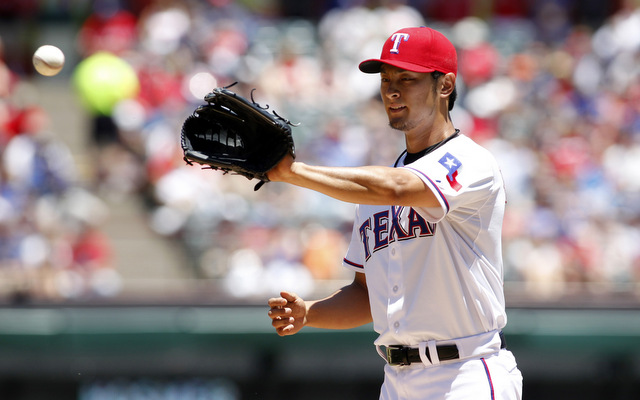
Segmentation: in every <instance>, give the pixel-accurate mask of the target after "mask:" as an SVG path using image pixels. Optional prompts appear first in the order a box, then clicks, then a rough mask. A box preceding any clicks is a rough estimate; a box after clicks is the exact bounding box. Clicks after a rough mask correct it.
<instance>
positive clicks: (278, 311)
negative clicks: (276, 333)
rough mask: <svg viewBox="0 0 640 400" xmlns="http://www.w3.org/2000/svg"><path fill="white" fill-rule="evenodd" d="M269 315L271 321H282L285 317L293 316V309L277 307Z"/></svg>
mask: <svg viewBox="0 0 640 400" xmlns="http://www.w3.org/2000/svg"><path fill="white" fill-rule="evenodd" d="M267 314H268V315H269V318H271V319H282V318H283V317H286V316H289V315H291V309H290V308H288V307H275V308H272V309H270V310H269V312H268V313H267Z"/></svg>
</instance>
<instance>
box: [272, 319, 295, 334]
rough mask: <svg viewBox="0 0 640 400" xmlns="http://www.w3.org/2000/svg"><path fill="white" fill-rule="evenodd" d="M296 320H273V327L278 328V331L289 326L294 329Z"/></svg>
mask: <svg viewBox="0 0 640 400" xmlns="http://www.w3.org/2000/svg"><path fill="white" fill-rule="evenodd" d="M293 322H294V319H293V318H292V317H289V318H283V317H280V318H274V319H272V320H271V325H272V326H273V327H274V328H276V330H277V331H280V330H283V329H285V328H287V327H288V326H291V327H293Z"/></svg>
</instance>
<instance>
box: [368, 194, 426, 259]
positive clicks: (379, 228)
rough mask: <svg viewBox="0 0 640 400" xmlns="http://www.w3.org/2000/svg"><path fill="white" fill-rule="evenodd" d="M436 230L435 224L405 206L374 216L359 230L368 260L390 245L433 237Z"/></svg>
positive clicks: (394, 207)
mask: <svg viewBox="0 0 640 400" xmlns="http://www.w3.org/2000/svg"><path fill="white" fill-rule="evenodd" d="M435 230H436V225H435V224H431V223H429V222H427V221H426V220H425V219H424V218H422V217H421V216H420V214H418V213H417V212H416V210H414V209H413V208H411V207H403V206H392V207H391V208H389V209H388V210H384V211H380V212H378V213H376V214H373V215H372V216H371V217H369V219H367V220H366V221H364V223H363V224H362V225H360V228H359V231H360V239H361V240H362V245H363V246H364V255H365V259H366V260H368V259H369V258H370V257H371V255H372V254H373V253H375V252H376V251H378V250H382V249H384V248H386V247H387V246H389V243H393V242H395V241H396V240H398V241H401V240H410V239H415V238H418V237H426V236H433V234H434V233H435Z"/></svg>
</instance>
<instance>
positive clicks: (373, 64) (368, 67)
mask: <svg viewBox="0 0 640 400" xmlns="http://www.w3.org/2000/svg"><path fill="white" fill-rule="evenodd" d="M383 64H387V65H393V66H394V67H398V68H401V69H404V70H407V71H412V72H433V71H435V69H433V68H427V67H425V66H422V65H417V64H413V63H409V62H406V61H395V60H381V59H377V58H372V59H370V60H364V61H363V62H361V63H360V65H359V66H358V68H360V71H362V72H364V73H365V74H377V73H379V72H380V68H381V67H382V65H383Z"/></svg>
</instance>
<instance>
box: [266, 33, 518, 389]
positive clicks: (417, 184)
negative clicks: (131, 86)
mask: <svg viewBox="0 0 640 400" xmlns="http://www.w3.org/2000/svg"><path fill="white" fill-rule="evenodd" d="M359 68H360V70H361V71H363V72H365V73H379V74H380V78H381V79H380V94H381V96H382V100H383V104H384V108H385V111H386V113H387V116H388V119H389V125H390V126H391V127H392V128H394V129H396V130H398V131H401V132H403V133H404V138H405V142H406V151H405V152H403V154H401V155H400V156H399V157H398V159H397V161H396V162H395V164H394V165H393V166H389V167H382V166H366V167H354V168H333V167H321V166H310V165H306V164H304V163H302V162H294V160H293V159H292V158H291V157H287V158H285V159H284V160H283V161H282V162H280V163H279V164H278V165H277V167H276V168H275V169H274V170H272V171H270V172H269V178H270V179H271V180H272V181H282V182H287V183H290V184H293V185H297V186H300V187H305V188H308V189H312V190H316V191H318V192H321V193H324V194H326V195H329V196H332V197H334V198H336V199H339V200H343V201H347V202H352V203H356V204H359V205H358V206H357V207H356V216H355V222H354V226H353V233H352V237H351V242H350V245H349V249H348V251H347V254H346V256H345V258H344V261H343V265H344V266H345V267H346V268H350V269H352V270H353V271H355V278H354V280H353V282H352V283H351V284H349V285H347V286H345V287H343V288H341V289H339V290H338V291H336V292H335V293H334V294H333V295H331V296H329V297H327V298H325V299H321V300H316V301H305V300H303V299H302V298H300V297H299V296H297V295H296V294H294V293H290V292H286V291H283V292H281V293H280V297H276V298H271V299H269V301H268V304H269V306H270V310H269V316H270V318H271V319H272V325H273V326H274V327H275V329H276V332H277V333H278V334H279V335H281V336H284V335H292V334H295V333H297V332H298V331H299V330H300V329H301V328H303V327H304V326H313V327H319V328H328V329H346V328H352V327H356V326H360V325H363V324H366V323H369V322H371V321H373V326H374V329H375V331H376V332H377V333H378V334H379V336H378V338H377V339H376V341H375V345H376V346H377V349H378V352H379V353H380V355H381V356H382V357H383V358H384V359H385V360H386V361H387V364H386V366H385V378H384V383H383V385H382V388H381V392H380V398H381V399H421V400H429V399H439V400H440V399H465V400H467V399H474V400H482V399H520V398H521V394H522V375H521V373H520V371H519V370H518V368H517V365H516V361H515V359H514V357H513V355H512V354H511V352H510V351H508V350H507V349H506V343H505V339H504V336H503V334H502V328H503V327H504V326H505V324H506V322H507V316H506V313H505V301H504V292H503V270H502V269H503V264H502V257H501V251H502V248H501V230H502V219H503V214H504V208H505V191H504V187H503V181H502V177H501V174H500V171H499V169H498V165H497V163H496V161H495V159H494V158H493V156H492V155H491V154H490V153H489V152H488V151H487V150H485V149H484V148H482V147H481V146H479V145H478V144H476V143H475V142H473V141H472V140H471V139H470V138H469V137H467V136H465V135H464V133H463V132H460V131H458V130H457V129H455V127H454V124H453V122H452V121H451V118H450V110H451V109H452V107H453V105H454V102H455V97H456V88H455V83H456V75H457V55H456V51H455V48H454V46H453V45H452V44H451V42H450V41H449V40H447V39H446V37H445V36H444V35H442V34H441V33H439V32H437V31H435V30H433V29H430V28H427V27H419V28H405V29H401V30H399V31H397V32H395V33H393V34H392V35H391V36H390V37H389V38H388V39H387V41H386V42H385V43H384V46H383V49H382V54H381V57H380V58H379V59H370V60H366V61H363V62H362V63H361V64H360V65H359Z"/></svg>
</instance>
